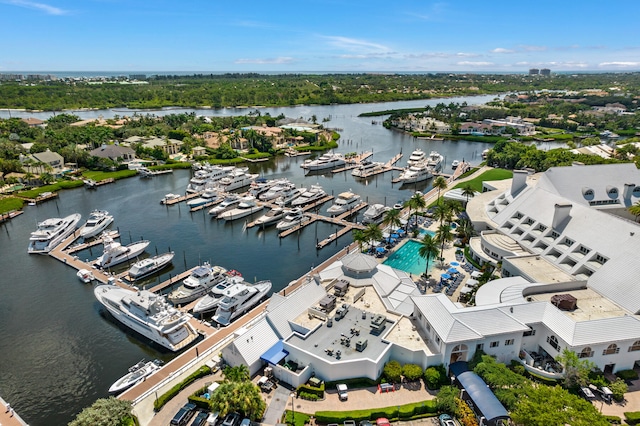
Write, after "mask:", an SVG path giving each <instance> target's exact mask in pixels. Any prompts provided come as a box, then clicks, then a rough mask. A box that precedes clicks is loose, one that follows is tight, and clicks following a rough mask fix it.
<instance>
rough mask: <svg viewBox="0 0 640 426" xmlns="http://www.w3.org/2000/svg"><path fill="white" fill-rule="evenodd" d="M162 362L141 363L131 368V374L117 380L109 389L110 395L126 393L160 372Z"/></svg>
mask: <svg viewBox="0 0 640 426" xmlns="http://www.w3.org/2000/svg"><path fill="white" fill-rule="evenodd" d="M161 364H162V362H161V361H158V360H154V361H149V362H144V360H142V361H140V362H139V363H137V364H136V365H134V366H133V367H130V368H129V372H128V373H127V374H125V375H124V376H122V377H120V378H119V379H118V380H116V381H115V382H114V383H113V384H112V385H111V387H110V388H109V393H112V394H117V393H120V392H124V391H126V390H127V389H129V388H130V387H132V386H133V385H136V384H138V383H140V382H141V381H143V380H144V379H146V378H147V377H149V376H150V375H152V374H153V373H155V372H156V371H158V370H159V369H160V366H161Z"/></svg>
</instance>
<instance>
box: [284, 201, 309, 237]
mask: <svg viewBox="0 0 640 426" xmlns="http://www.w3.org/2000/svg"><path fill="white" fill-rule="evenodd" d="M308 220H310V219H309V218H308V217H307V216H305V214H304V211H303V210H302V209H301V208H299V207H296V208H294V209H291V210H289V211H288V212H286V214H285V216H284V218H283V219H282V220H281V221H280V222H278V224H277V225H276V229H277V230H278V231H284V230H287V229H290V228H293V227H294V226H296V225H299V224H301V223H302V222H305V221H308Z"/></svg>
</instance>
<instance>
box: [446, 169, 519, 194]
mask: <svg viewBox="0 0 640 426" xmlns="http://www.w3.org/2000/svg"><path fill="white" fill-rule="evenodd" d="M512 177H513V172H512V171H511V170H505V169H491V170H487V171H486V172H484V173H483V174H481V175H480V176H478V177H476V178H474V179H471V180H468V181H466V182H460V183H459V184H457V185H456V186H455V187H454V188H462V187H465V186H467V185H471V187H472V188H473V189H475V190H476V191H478V192H482V182H484V181H491V180H504V179H511V178H512Z"/></svg>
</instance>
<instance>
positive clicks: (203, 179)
mask: <svg viewBox="0 0 640 426" xmlns="http://www.w3.org/2000/svg"><path fill="white" fill-rule="evenodd" d="M235 169H236V168H235V167H234V166H226V167H221V166H218V165H209V164H208V165H205V166H204V167H203V168H202V169H200V170H197V171H196V172H195V173H194V175H193V177H192V178H191V180H189V185H187V193H194V192H200V191H204V190H205V189H206V186H207V185H210V184H212V183H215V182H217V181H219V180H220V179H222V178H223V177H225V176H227V175H228V174H230V173H231V172H233V171H234V170H235Z"/></svg>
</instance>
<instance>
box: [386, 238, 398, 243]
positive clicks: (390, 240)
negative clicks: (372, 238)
mask: <svg viewBox="0 0 640 426" xmlns="http://www.w3.org/2000/svg"><path fill="white" fill-rule="evenodd" d="M387 241H389V242H390V243H395V242H396V241H397V240H396V239H395V238H389V239H388V240H387Z"/></svg>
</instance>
